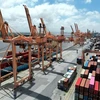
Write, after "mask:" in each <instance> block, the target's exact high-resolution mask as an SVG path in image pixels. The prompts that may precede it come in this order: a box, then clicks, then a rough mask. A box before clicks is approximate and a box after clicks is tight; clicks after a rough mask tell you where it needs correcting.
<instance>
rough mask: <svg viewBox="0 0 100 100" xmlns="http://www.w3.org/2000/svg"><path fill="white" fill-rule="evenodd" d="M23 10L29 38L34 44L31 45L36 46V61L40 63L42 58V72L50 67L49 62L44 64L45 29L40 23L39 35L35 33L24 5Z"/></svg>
mask: <svg viewBox="0 0 100 100" xmlns="http://www.w3.org/2000/svg"><path fill="white" fill-rule="evenodd" d="M24 9H25V12H26V16H27V20H28V24H29V28H30V33H31V36H32V37H33V39H34V41H35V42H36V43H35V44H33V45H37V46H38V61H39V62H40V58H41V57H42V70H43V71H44V70H45V69H46V68H47V66H49V65H51V62H50V63H48V64H47V65H45V64H44V50H45V44H46V42H47V38H46V37H45V33H46V29H45V26H44V24H43V23H42V24H41V23H40V24H39V33H37V31H36V27H35V29H34V26H33V25H32V21H31V17H30V14H29V10H28V8H27V6H26V5H24Z"/></svg>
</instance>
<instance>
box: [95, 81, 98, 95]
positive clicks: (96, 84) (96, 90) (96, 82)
mask: <svg viewBox="0 0 100 100" xmlns="http://www.w3.org/2000/svg"><path fill="white" fill-rule="evenodd" d="M98 90H99V82H98V81H95V86H94V95H98V92H99V91H98Z"/></svg>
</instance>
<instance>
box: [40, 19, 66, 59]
mask: <svg viewBox="0 0 100 100" xmlns="http://www.w3.org/2000/svg"><path fill="white" fill-rule="evenodd" d="M40 20H41V23H42V25H44V26H45V24H44V21H43V18H40ZM44 32H45V36H46V38H47V42H48V41H49V45H51V42H53V41H55V42H56V46H55V47H56V59H57V60H60V59H62V42H63V41H65V37H64V27H63V26H62V27H61V33H60V35H57V36H55V35H53V34H51V33H50V32H47V30H46V27H45V28H44ZM51 46H52V45H51ZM59 50H60V57H59V58H58V51H59ZM52 51H53V52H54V50H53V49H52ZM50 54H51V49H50Z"/></svg>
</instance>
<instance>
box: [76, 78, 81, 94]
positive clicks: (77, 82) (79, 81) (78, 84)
mask: <svg viewBox="0 0 100 100" xmlns="http://www.w3.org/2000/svg"><path fill="white" fill-rule="evenodd" d="M81 81H82V78H80V77H79V78H78V79H77V81H76V84H75V92H76V93H79V86H80V84H81Z"/></svg>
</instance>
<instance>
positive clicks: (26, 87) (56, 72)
mask: <svg viewBox="0 0 100 100" xmlns="http://www.w3.org/2000/svg"><path fill="white" fill-rule="evenodd" d="M74 48H77V49H78V53H77V52H76V50H71V51H69V50H66V51H64V52H63V59H64V62H56V61H54V62H53V64H52V67H50V68H48V69H47V70H46V72H45V74H44V73H43V72H42V71H41V70H40V69H39V66H38V65H37V66H35V67H34V79H33V80H32V82H26V83H25V84H23V85H22V86H20V87H19V88H17V89H16V97H17V98H16V100H74V93H73V92H74V82H73V84H72V86H71V87H70V88H69V91H68V92H67V93H66V92H64V91H61V90H59V89H57V82H58V80H59V79H61V78H62V77H63V75H64V74H65V73H66V71H67V67H69V66H74V65H75V64H76V58H77V56H78V55H79V54H80V55H81V51H82V49H83V48H84V47H80V46H75V47H74ZM71 49H73V48H71ZM78 67H80V66H78ZM78 70H79V69H78ZM1 86H2V87H4V89H2V88H1V89H0V100H14V98H13V96H14V95H13V91H12V89H13V78H11V79H10V80H7V81H6V82H4V83H2V84H1ZM71 93H72V94H71ZM72 98H73V99H72Z"/></svg>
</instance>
